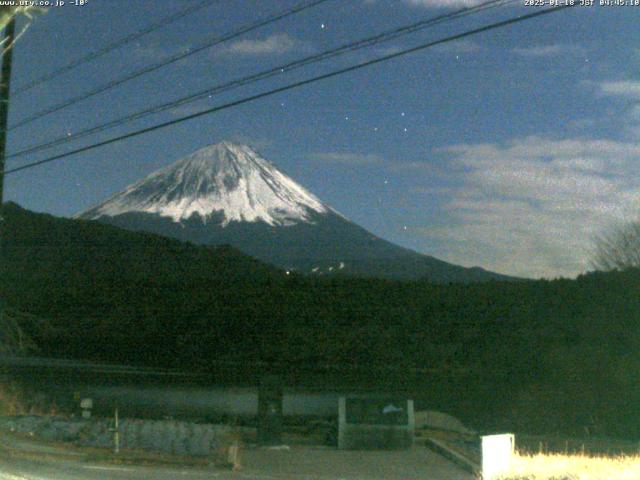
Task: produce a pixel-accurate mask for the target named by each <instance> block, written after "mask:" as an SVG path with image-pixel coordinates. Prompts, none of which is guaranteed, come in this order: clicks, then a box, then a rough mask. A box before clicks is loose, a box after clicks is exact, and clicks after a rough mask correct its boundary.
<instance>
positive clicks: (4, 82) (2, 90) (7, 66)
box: [0, 17, 16, 235]
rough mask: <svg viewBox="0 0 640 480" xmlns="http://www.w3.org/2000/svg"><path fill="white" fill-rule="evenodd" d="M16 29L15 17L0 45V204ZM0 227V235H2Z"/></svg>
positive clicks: (2, 192)
mask: <svg viewBox="0 0 640 480" xmlns="http://www.w3.org/2000/svg"><path fill="white" fill-rule="evenodd" d="M15 31H16V17H13V18H12V19H11V20H10V21H9V23H8V24H7V26H6V27H5V28H4V35H3V37H2V45H4V46H5V47H6V48H7V49H6V50H5V52H4V55H3V56H2V79H1V80H0V82H1V83H0V205H1V204H2V203H3V202H4V159H5V155H6V148H7V122H8V119H9V85H10V84H11V64H12V60H13V41H14V37H15ZM1 232H2V230H1V229H0V235H2V233H1Z"/></svg>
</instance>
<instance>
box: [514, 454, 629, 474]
mask: <svg viewBox="0 0 640 480" xmlns="http://www.w3.org/2000/svg"><path fill="white" fill-rule="evenodd" d="M502 478H503V479H504V480H638V479H640V455H625V456H617V457H592V456H587V455H562V454H536V455H526V454H516V455H515V456H514V457H513V460H512V463H511V469H510V470H509V473H508V474H507V475H504V476H503V477H502Z"/></svg>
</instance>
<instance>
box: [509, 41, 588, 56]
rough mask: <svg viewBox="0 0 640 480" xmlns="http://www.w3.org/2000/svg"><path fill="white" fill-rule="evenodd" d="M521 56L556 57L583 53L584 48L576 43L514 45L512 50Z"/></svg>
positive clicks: (584, 51)
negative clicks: (532, 45) (531, 45)
mask: <svg viewBox="0 0 640 480" xmlns="http://www.w3.org/2000/svg"><path fill="white" fill-rule="evenodd" d="M512 52H513V53H515V54H516V55H520V56H522V57H557V56H560V55H585V54H586V50H585V49H584V48H583V47H580V46H577V45H565V44H559V43H555V44H551V45H537V46H535V47H516V48H514V49H513V50H512Z"/></svg>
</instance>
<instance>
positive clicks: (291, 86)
mask: <svg viewBox="0 0 640 480" xmlns="http://www.w3.org/2000/svg"><path fill="white" fill-rule="evenodd" d="M575 5H576V4H573V5H571V4H568V5H563V6H559V7H553V8H548V9H545V10H541V11H538V12H534V13H529V14H527V15H521V16H518V17H513V18H510V19H508V20H503V21H500V22H496V23H492V24H489V25H485V26H484V27H479V28H476V29H473V30H468V31H466V32H463V33H459V34H457V35H452V36H449V37H445V38H443V39H440V40H435V41H432V42H429V43H425V44H422V45H418V46H417V47H412V48H408V49H405V50H401V51H399V52H395V53H391V54H389V55H384V56H382V57H378V58H376V59H373V60H368V61H366V62H362V63H358V64H356V65H352V66H349V67H345V68H341V69H339V70H334V71H332V72H329V73H325V74H323V75H318V76H316V77H312V78H308V79H306V80H301V81H298V82H295V83H291V84H289V85H285V86H283V87H279V88H275V89H273V90H268V91H266V92H262V93H258V94H256V95H252V96H249V97H245V98H242V99H240V100H235V101H233V102H229V103H226V104H223V105H219V106H217V107H213V108H209V109H207V110H203V111H202V112H198V113H194V114H191V115H186V116H184V117H181V118H177V119H174V120H171V121H168V122H163V123H160V124H157V125H154V126H151V127H147V128H143V129H140V130H136V131H134V132H130V133H127V134H124V135H120V136H117V137H113V138H110V139H108V140H104V141H102V142H98V143H94V144H92V145H87V146H85V147H81V148H78V149H76V150H71V151H69V152H66V153H62V154H60V155H55V156H52V157H49V158H45V159H43V160H38V161H36V162H31V163H28V164H25V165H21V166H19V167H15V168H12V169H9V170H5V171H4V174H5V175H8V174H11V173H15V172H19V171H22V170H27V169H29V168H34V167H36V166H39V165H43V164H45V163H50V162H53V161H56V160H60V159H62V158H66V157H70V156H72V155H77V154H79V153H84V152H87V151H89V150H94V149H96V148H99V147H103V146H106V145H110V144H112V143H115V142H119V141H122V140H127V139H129V138H133V137H137V136H140V135H144V134H146V133H150V132H153V131H155V130H160V129H162V128H165V127H170V126H173V125H177V124H179V123H182V122H185V121H187V120H192V119H194V118H198V117H202V116H205V115H210V114H212V113H215V112H219V111H221V110H226V109H228V108H232V107H237V106H239V105H243V104H245V103H249V102H252V101H254V100H258V99H261V98H265V97H270V96H272V95H275V94H278V93H282V92H285V91H288V90H292V89H294V88H299V87H302V86H304V85H309V84H312V83H315V82H318V81H321V80H326V79H328V78H333V77H336V76H338V75H343V74H345V73H349V72H353V71H355V70H359V69H361V68H365V67H369V66H371V65H375V64H378V63H381V62H385V61H387V60H391V59H393V58H397V57H400V56H404V55H408V54H410V53H415V52H418V51H421V50H424V49H427V48H430V47H433V46H436V45H442V44H445V43H449V42H453V41H455V40H459V39H461V38H465V37H469V36H471V35H477V34H478V33H483V32H487V31H490V30H495V29H498V28H502V27H506V26H508V25H512V24H515V23H519V22H523V21H526V20H530V19H532V18H536V17H540V16H542V15H547V14H550V13H554V12H559V11H561V10H564V9H566V8H571V7H573V6H575Z"/></svg>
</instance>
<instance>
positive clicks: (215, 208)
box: [77, 142, 509, 282]
mask: <svg viewBox="0 0 640 480" xmlns="http://www.w3.org/2000/svg"><path fill="white" fill-rule="evenodd" d="M77 218H83V219H91V220H99V221H101V222H104V223H110V224H113V225H116V226H119V227H122V228H125V229H128V230H136V231H148V232H153V233H157V234H160V235H164V236H168V237H173V238H178V239H180V240H184V241H190V242H193V243H198V244H204V245H221V244H229V245H233V246H235V247H237V248H238V249H240V250H242V251H243V252H245V253H247V254H249V255H252V256H254V257H256V258H258V259H260V260H263V261H265V262H268V263H271V264H274V265H277V266H279V267H281V268H283V269H286V270H295V271H298V272H301V273H304V274H324V275H326V274H337V273H339V274H343V275H355V276H363V277H383V278H398V279H418V278H426V279H428V280H431V281H434V282H475V281H486V280H494V279H509V277H506V276H502V275H499V274H495V273H492V272H487V271H485V270H483V269H481V268H478V267H476V268H464V267H460V266H457V265H452V264H450V263H447V262H443V261H441V260H438V259H436V258H433V257H430V256H427V255H422V254H419V253H417V252H414V251H412V250H408V249H405V248H402V247H399V246H397V245H394V244H392V243H390V242H388V241H386V240H383V239H381V238H379V237H377V236H375V235H373V234H372V233H370V232H368V231H366V230H365V229H363V228H362V227H360V226H358V225H356V224H354V223H352V222H351V221H349V220H347V219H346V218H344V217H343V216H342V215H340V214H339V213H337V212H336V211H335V210H334V209H332V208H331V207H330V206H328V205H326V204H325V203H323V202H321V201H320V200H319V199H318V198H316V197H315V196H314V195H313V194H311V193H310V192H308V191H307V190H305V189H304V188H303V187H301V186H300V185H298V184H297V183H296V182H295V181H293V180H292V179H291V178H289V177H287V176H286V175H285V174H283V173H282V172H280V171H279V170H278V169H277V168H276V167H275V166H274V165H273V164H271V163H270V162H268V161H267V160H265V159H263V158H262V157H261V156H260V155H259V154H258V153H256V152H255V151H254V150H252V149H251V148H250V147H247V146H241V145H234V144H232V143H229V142H223V143H220V144H217V145H213V146H210V147H206V148H204V149H201V150H199V151H197V152H195V153H194V154H192V155H190V156H188V157H186V158H184V159H182V160H180V161H178V162H176V163H174V164H173V165H170V166H168V167H166V168H164V169H162V170H159V171H157V172H155V173H152V174H151V175H149V176H148V177H146V178H145V179H143V180H141V181H139V182H137V183H135V184H133V185H131V186H130V187H128V188H127V189H125V190H124V191H123V192H120V193H117V194H115V195H113V196H112V197H111V198H109V199H108V200H106V201H105V202H103V203H101V204H100V205H97V206H95V207H92V208H90V209H88V210H86V211H84V212H82V213H80V214H78V215H77Z"/></svg>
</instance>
